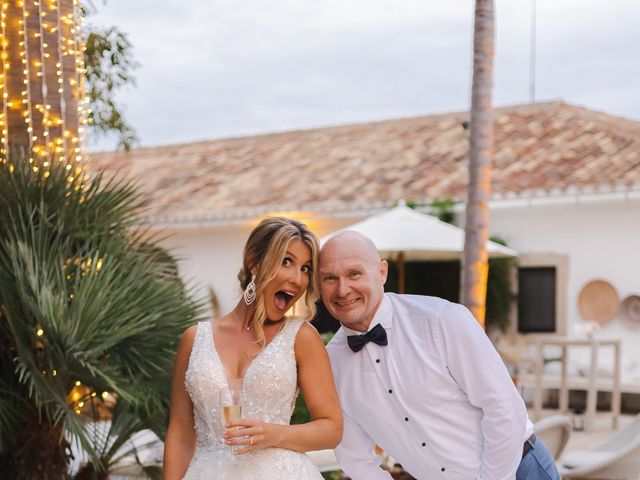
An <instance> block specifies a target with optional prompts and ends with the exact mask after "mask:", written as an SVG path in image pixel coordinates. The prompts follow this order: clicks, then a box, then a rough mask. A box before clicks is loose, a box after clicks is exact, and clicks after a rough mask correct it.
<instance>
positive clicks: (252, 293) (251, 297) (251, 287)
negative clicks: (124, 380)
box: [242, 274, 256, 306]
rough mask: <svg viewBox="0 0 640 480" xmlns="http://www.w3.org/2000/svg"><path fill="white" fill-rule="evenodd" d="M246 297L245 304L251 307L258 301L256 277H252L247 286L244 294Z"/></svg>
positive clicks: (253, 275)
mask: <svg viewBox="0 0 640 480" xmlns="http://www.w3.org/2000/svg"><path fill="white" fill-rule="evenodd" d="M242 296H243V297H244V303H246V304H247V306H249V305H251V304H252V303H253V302H254V301H255V299H256V275H255V274H252V275H251V281H250V282H249V284H248V285H247V288H245V289H244V293H243V294H242Z"/></svg>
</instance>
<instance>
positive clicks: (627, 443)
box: [560, 415, 640, 480]
mask: <svg viewBox="0 0 640 480" xmlns="http://www.w3.org/2000/svg"><path fill="white" fill-rule="evenodd" d="M561 464H562V467H561V468H560V474H561V475H562V478H590V479H601V480H632V479H634V480H635V479H637V478H640V415H638V416H636V418H635V419H634V420H633V422H632V423H631V424H629V425H628V426H626V427H625V428H623V429H621V430H619V431H618V432H616V433H615V434H613V436H612V437H611V438H610V439H609V440H607V441H606V442H604V443H602V444H601V445H599V446H598V447H596V448H594V449H592V450H582V451H575V452H567V453H565V454H564V455H563V456H562V462H561Z"/></svg>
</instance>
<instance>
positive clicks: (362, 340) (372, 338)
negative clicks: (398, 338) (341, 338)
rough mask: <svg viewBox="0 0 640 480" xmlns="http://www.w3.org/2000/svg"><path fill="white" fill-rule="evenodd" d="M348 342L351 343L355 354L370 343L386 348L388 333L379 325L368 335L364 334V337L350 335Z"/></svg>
mask: <svg viewBox="0 0 640 480" xmlns="http://www.w3.org/2000/svg"><path fill="white" fill-rule="evenodd" d="M347 342H348V343H349V348H350V349H351V350H353V351H354V352H359V351H360V350H362V349H363V348H364V346H365V345H366V344H367V343H368V342H373V343H377V344H378V345H383V346H384V345H386V344H387V332H386V331H385V329H384V327H383V326H382V325H380V324H377V325H376V326H375V327H373V328H372V329H371V330H369V331H368V332H367V333H363V334H362V335H349V336H348V337H347Z"/></svg>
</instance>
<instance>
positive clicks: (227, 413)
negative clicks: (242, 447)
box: [219, 378, 243, 450]
mask: <svg viewBox="0 0 640 480" xmlns="http://www.w3.org/2000/svg"><path fill="white" fill-rule="evenodd" d="M242 380H243V379H242V378H232V379H230V380H229V381H228V387H229V388H222V389H220V392H219V407H220V416H221V417H222V425H223V427H224V428H225V430H226V425H227V423H228V422H229V420H233V419H237V418H241V417H242V402H241V398H242ZM238 428H240V427H236V428H235V429H236V430H237V429H238ZM232 450H233V447H232Z"/></svg>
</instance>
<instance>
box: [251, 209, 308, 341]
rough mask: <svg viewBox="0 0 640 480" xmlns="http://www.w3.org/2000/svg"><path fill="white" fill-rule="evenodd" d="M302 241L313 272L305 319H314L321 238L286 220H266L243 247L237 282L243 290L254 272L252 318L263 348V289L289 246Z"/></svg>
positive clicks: (304, 226) (274, 273)
mask: <svg viewBox="0 0 640 480" xmlns="http://www.w3.org/2000/svg"><path fill="white" fill-rule="evenodd" d="M296 238H297V239H299V240H301V241H302V242H303V243H304V244H305V245H306V246H307V247H308V248H309V251H310V252H311V271H310V272H309V286H308V287H307V291H306V292H305V295H304V303H305V307H306V312H305V313H306V315H304V316H303V317H302V318H303V319H304V320H307V321H308V320H311V318H313V316H314V315H315V301H316V299H317V298H318V292H319V286H318V280H317V276H316V274H315V270H316V268H317V266H318V251H319V246H318V239H317V238H316V236H315V235H314V234H313V232H311V230H309V229H308V228H307V226H306V225H305V224H304V223H301V222H299V221H297V220H293V219H291V218H286V217H269V218H265V219H264V220H262V221H261V222H260V224H259V225H258V226H257V227H256V228H254V229H253V231H252V232H251V234H250V235H249V239H248V240H247V244H246V245H245V247H244V256H243V260H242V268H241V269H240V273H238V280H239V281H240V287H241V288H242V290H244V289H245V288H247V285H248V284H249V282H250V281H251V276H252V272H255V276H256V277H255V284H256V299H255V303H256V310H255V312H254V314H253V318H252V319H251V325H252V326H253V329H254V332H255V334H256V336H257V338H258V343H260V345H261V346H263V347H264V345H265V341H266V340H265V335H264V328H263V325H264V322H265V320H266V319H267V315H266V311H265V307H264V297H263V295H264V287H265V285H266V284H267V283H269V281H271V280H272V279H273V278H275V276H276V275H277V273H278V268H279V267H280V265H281V264H282V261H283V260H284V257H285V254H286V253H287V248H288V247H289V243H290V242H291V240H293V239H296Z"/></svg>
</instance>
